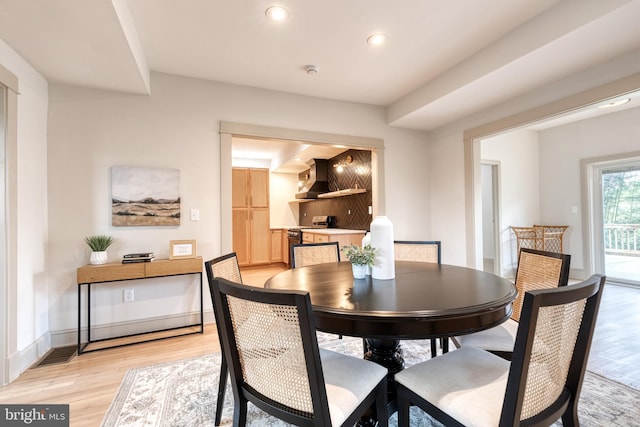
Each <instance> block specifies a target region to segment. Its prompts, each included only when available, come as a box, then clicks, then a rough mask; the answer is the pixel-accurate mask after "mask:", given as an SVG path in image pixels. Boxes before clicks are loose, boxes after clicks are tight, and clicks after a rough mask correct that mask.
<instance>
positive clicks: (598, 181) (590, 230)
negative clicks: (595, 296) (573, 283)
mask: <svg viewBox="0 0 640 427" xmlns="http://www.w3.org/2000/svg"><path fill="white" fill-rule="evenodd" d="M638 163H640V151H634V152H630V153H620V154H613V155H610V156H603V157H592V158H588V159H582V160H581V161H580V171H581V181H582V183H583V186H582V188H583V191H582V195H581V198H582V206H584V207H585V208H584V209H583V210H582V212H583V214H582V223H583V228H584V229H585V231H586V238H585V239H584V240H583V242H584V245H583V246H584V264H585V265H584V268H585V275H586V276H590V275H592V274H594V273H596V272H599V273H602V272H604V271H605V268H604V267H605V264H604V236H603V232H602V230H603V229H604V220H603V218H602V196H603V195H602V171H603V170H605V169H611V168H612V167H624V166H625V165H629V164H638Z"/></svg>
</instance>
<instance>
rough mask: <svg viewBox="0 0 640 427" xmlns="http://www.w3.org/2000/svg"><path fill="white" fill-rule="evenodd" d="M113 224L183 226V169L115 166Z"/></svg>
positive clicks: (112, 198) (112, 189) (112, 180)
mask: <svg viewBox="0 0 640 427" xmlns="http://www.w3.org/2000/svg"><path fill="white" fill-rule="evenodd" d="M111 224H112V225H114V226H131V225H134V226H162V225H168V226H175V225H180V170H179V169H169V168H141V167H131V166H113V167H112V168H111Z"/></svg>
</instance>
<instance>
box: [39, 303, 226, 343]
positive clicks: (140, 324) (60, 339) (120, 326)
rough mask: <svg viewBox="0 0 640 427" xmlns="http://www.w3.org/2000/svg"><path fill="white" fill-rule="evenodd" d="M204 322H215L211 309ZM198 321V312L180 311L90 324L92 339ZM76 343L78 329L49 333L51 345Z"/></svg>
mask: <svg viewBox="0 0 640 427" xmlns="http://www.w3.org/2000/svg"><path fill="white" fill-rule="evenodd" d="M203 315H204V323H205V324H207V323H215V316H214V315H213V310H205V311H204V312H203ZM199 321H200V312H190V313H181V314H176V315H172V316H157V317H152V318H146V319H140V320H132V321H126V322H114V323H109V324H104V325H98V326H95V327H94V326H92V327H91V337H92V339H94V340H95V339H104V338H109V337H114V336H123V335H132V334H138V333H144V332H148V331H156V330H160V329H167V328H175V327H181V326H184V325H190V324H194V323H198V322H199ZM81 333H82V337H83V339H86V334H87V329H86V327H83V328H82V330H81ZM73 344H76V345H77V344H78V329H76V328H73V329H66V330H62V331H56V332H52V333H51V345H52V347H64V346H68V345H73Z"/></svg>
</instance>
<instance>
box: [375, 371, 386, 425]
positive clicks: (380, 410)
mask: <svg viewBox="0 0 640 427" xmlns="http://www.w3.org/2000/svg"><path fill="white" fill-rule="evenodd" d="M386 381H387V379H386V378H385V379H383V380H382V382H381V383H380V384H379V385H378V387H377V391H376V419H377V420H378V425H377V427H388V426H389V414H388V413H387V387H385V385H386Z"/></svg>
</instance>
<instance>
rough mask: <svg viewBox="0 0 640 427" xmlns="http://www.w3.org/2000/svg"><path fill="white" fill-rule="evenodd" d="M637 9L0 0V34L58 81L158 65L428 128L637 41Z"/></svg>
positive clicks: (123, 78) (341, 1)
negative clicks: (278, 10)
mask: <svg viewBox="0 0 640 427" xmlns="http://www.w3.org/2000/svg"><path fill="white" fill-rule="evenodd" d="M272 4H279V5H282V6H285V7H286V8H287V9H288V10H289V19H288V20H287V21H286V22H282V23H274V22H271V21H268V20H267V19H266V18H265V13H264V11H265V9H266V8H267V7H268V6H270V5H272ZM639 16H640V0H402V1H397V2H391V1H389V0H366V1H364V0H323V1H304V2H302V1H293V0H273V1H271V0H252V1H237V0H0V38H1V39H2V40H4V41H5V42H6V43H7V44H8V45H9V46H11V47H12V48H13V49H14V50H15V51H16V52H18V53H19V54H20V55H21V56H22V57H23V58H24V59H25V60H27V61H28V62H29V63H30V64H31V65H32V66H33V67H34V68H36V69H37V70H38V71H39V72H40V73H41V74H42V75H44V76H45V78H46V79H47V80H48V81H50V82H52V83H62V84H69V85H79V86H86V87H95V88H102V89H108V90H115V91H122V92H130V93H139V94H148V93H150V90H152V89H151V88H150V78H149V72H150V71H158V72H164V73H171V74H177V75H182V76H189V77H196V78H201V79H207V80H212V81H219V82H226V83H232V84H238V85H245V86H252V87H259V88H265V89H271V90H276V91H282V92H289V93H295V94H302V95H308V96H315V97H322V98H330V99H336V100H342V101H350V102H357V103H365V104H372V105H377V106H382V107H385V108H386V111H387V121H388V123H389V124H390V125H392V126H400V127H406V128H412V129H420V130H433V129H436V128H438V127H440V126H443V125H445V124H447V123H450V122H452V121H454V120H457V119H460V118H462V117H465V116H468V115H470V114H473V113H476V112H479V111H482V110H483V109H486V108H488V107H491V106H493V105H496V104H498V103H500V102H503V101H505V100H507V99H510V98H513V97H515V96H518V95H519V94H523V93H525V92H530V91H532V90H535V89H536V88H537V87H540V86H542V85H545V84H548V83H551V82H554V81H558V80H560V79H562V78H565V77H567V76H569V75H571V74H574V73H578V72H580V71H583V70H586V69H589V68H592V67H595V66H597V65H599V64H602V63H605V62H607V61H610V60H612V59H613V58H616V57H619V56H621V55H625V54H628V53H631V52H635V51H638V50H640V25H638V22H637V21H638V17H639ZM373 32H384V33H386V34H387V35H388V42H387V43H386V44H385V45H384V46H381V47H371V46H368V45H367V44H366V38H367V36H368V35H369V34H371V33H373ZM310 64H313V65H316V66H317V67H318V70H319V72H318V73H317V74H316V75H308V74H307V73H306V72H305V67H306V66H307V65H310ZM638 68H640V66H639V67H638ZM637 71H638V70H630V73H631V72H637ZM263 145H265V144H263Z"/></svg>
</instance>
